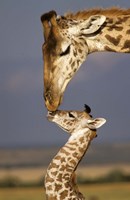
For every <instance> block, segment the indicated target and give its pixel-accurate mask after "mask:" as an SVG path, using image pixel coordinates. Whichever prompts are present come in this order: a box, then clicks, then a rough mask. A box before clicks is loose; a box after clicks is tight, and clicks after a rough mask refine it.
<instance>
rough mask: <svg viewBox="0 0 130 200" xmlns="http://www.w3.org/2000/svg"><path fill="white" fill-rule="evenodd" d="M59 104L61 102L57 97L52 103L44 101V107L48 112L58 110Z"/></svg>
mask: <svg viewBox="0 0 130 200" xmlns="http://www.w3.org/2000/svg"><path fill="white" fill-rule="evenodd" d="M61 102H62V98H59V97H58V96H57V99H56V98H55V99H54V100H53V101H52V100H51V102H50V101H48V100H46V101H45V105H46V107H47V110H48V111H50V112H54V111H56V110H57V109H58V107H59V105H60V104H61Z"/></svg>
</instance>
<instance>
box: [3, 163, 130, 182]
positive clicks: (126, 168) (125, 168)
mask: <svg viewBox="0 0 130 200" xmlns="http://www.w3.org/2000/svg"><path fill="white" fill-rule="evenodd" d="M115 169H118V170H121V171H122V172H123V173H126V174H130V165H128V164H120V165H119V164H118V165H101V166H100V165H94V166H89V165H87V166H84V167H83V166H80V167H79V168H78V169H77V174H78V175H80V176H83V177H85V178H86V177H87V178H96V177H100V176H103V175H106V174H108V173H109V172H110V171H112V170H115ZM45 172H46V168H43V167H35V168H31V167H30V168H10V169H0V179H2V178H4V177H10V176H11V177H12V176H13V177H17V178H19V179H20V180H22V181H37V180H39V179H41V178H42V177H44V175H45Z"/></svg>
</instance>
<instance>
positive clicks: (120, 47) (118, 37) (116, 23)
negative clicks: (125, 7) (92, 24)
mask: <svg viewBox="0 0 130 200" xmlns="http://www.w3.org/2000/svg"><path fill="white" fill-rule="evenodd" d="M85 40H86V42H87V45H88V47H89V53H92V52H95V51H111V52H122V53H129V52H130V15H120V16H106V22H105V24H104V25H103V27H102V29H101V30H100V31H99V34H95V35H92V37H89V39H87V38H85Z"/></svg>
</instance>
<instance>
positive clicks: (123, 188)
mask: <svg viewBox="0 0 130 200" xmlns="http://www.w3.org/2000/svg"><path fill="white" fill-rule="evenodd" d="M80 191H81V192H82V193H83V194H84V195H85V197H86V199H88V200H104V199H105V200H129V199H130V185H129V183H120V184H96V185H84V186H80ZM0 199H1V200H45V192H44V189H43V188H15V189H0Z"/></svg>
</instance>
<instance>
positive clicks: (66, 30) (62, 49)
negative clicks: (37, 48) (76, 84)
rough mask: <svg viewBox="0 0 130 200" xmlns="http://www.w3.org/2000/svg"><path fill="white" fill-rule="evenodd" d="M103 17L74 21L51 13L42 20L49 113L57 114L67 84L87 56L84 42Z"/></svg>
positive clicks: (46, 94)
mask: <svg viewBox="0 0 130 200" xmlns="http://www.w3.org/2000/svg"><path fill="white" fill-rule="evenodd" d="M105 20H106V17H105V16H103V15H93V16H91V17H89V18H88V19H82V20H74V19H68V18H66V17H62V16H57V14H56V12H55V11H51V12H49V13H46V14H44V15H42V16H41V21H42V24H43V28H44V39H45V43H44V44H43V49H42V50H43V59H44V98H45V104H46V106H47V109H48V110H49V111H55V110H57V108H58V106H59V105H60V103H61V101H62V97H63V93H64V91H65V89H66V86H67V84H68V83H69V81H70V80H71V79H72V77H73V76H74V74H75V73H76V71H77V70H78V69H79V67H80V65H81V64H82V63H83V62H84V61H85V59H86V56H87V55H88V53H89V48H88V45H87V40H86V39H84V38H89V37H92V36H94V35H95V34H97V33H98V30H100V28H101V26H102V25H103V24H104V22H105Z"/></svg>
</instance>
